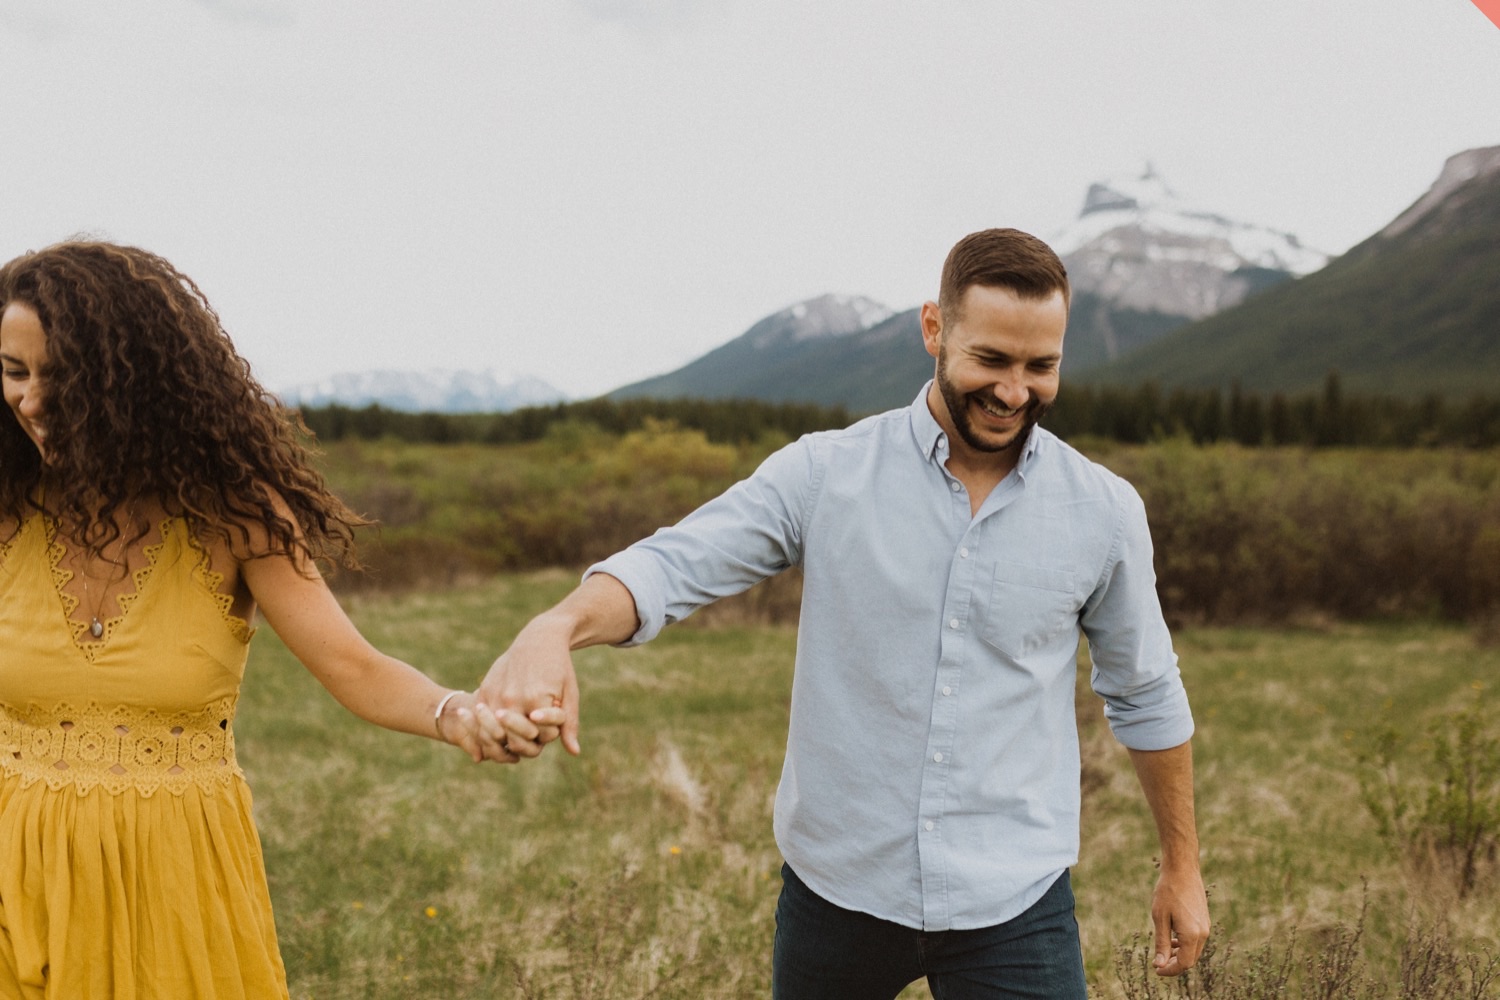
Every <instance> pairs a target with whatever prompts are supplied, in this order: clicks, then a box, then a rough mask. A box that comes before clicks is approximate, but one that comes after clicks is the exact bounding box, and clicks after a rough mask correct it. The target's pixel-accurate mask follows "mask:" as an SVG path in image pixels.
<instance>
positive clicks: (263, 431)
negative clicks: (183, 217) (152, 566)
mask: <svg viewBox="0 0 1500 1000" xmlns="http://www.w3.org/2000/svg"><path fill="white" fill-rule="evenodd" d="M12 302H20V303H23V304H25V305H26V306H28V307H30V308H31V309H32V310H33V311H34V312H35V313H36V315H37V318H38V319H40V320H41V324H42V329H43V330H44V331H45V332H46V335H47V355H46V361H45V364H44V368H43V370H42V371H41V372H39V373H34V374H38V375H40V376H41V378H42V392H43V397H42V398H43V402H44V405H45V418H44V419H45V423H46V428H47V460H46V461H45V462H43V461H42V459H41V456H40V455H39V453H38V451H37V448H36V446H35V445H34V444H33V443H32V442H31V440H30V438H28V437H27V436H26V434H25V432H24V431H23V430H22V429H21V426H20V424H19V423H18V422H17V421H16V419H15V416H14V414H12V413H10V412H9V411H8V410H7V411H6V412H5V414H4V415H3V416H0V520H17V521H19V520H21V519H23V518H24V517H26V516H27V515H28V514H29V513H31V512H32V511H34V510H36V509H38V507H39V504H40V503H41V500H40V497H41V496H42V495H43V494H45V497H46V502H47V506H48V508H49V509H50V511H51V513H52V514H53V516H55V517H57V518H58V520H59V522H60V523H61V524H63V525H64V526H65V527H66V528H67V529H68V531H69V533H70V534H73V535H74V537H76V538H77V539H78V540H79V541H80V542H81V543H83V544H84V545H85V546H86V547H87V548H88V549H90V550H91V551H92V552H94V553H95V554H96V555H97V554H99V553H100V552H102V550H103V548H104V547H105V546H106V545H108V544H110V543H111V542H113V541H114V539H115V538H116V537H118V532H117V530H116V529H115V527H114V515H115V513H116V512H117V511H119V510H120V509H122V508H124V509H126V510H129V509H131V508H132V507H134V506H135V505H136V504H138V503H152V502H155V503H160V504H161V505H162V507H164V508H165V510H166V512H167V513H168V514H172V515H175V516H180V517H183V518H185V519H186V520H187V522H188V525H189V527H190V528H191V529H192V531H193V533H194V534H195V536H197V537H200V538H208V537H215V536H217V537H220V538H223V539H225V540H226V541H229V540H231V538H230V536H231V532H235V533H236V534H237V535H238V537H239V539H240V540H241V541H248V534H247V532H246V530H245V526H246V525H253V524H257V523H258V524H261V525H264V527H265V530H266V532H267V533H268V534H269V537H270V543H271V548H272V550H273V551H281V552H288V553H292V552H297V551H300V552H301V553H303V554H304V555H306V556H307V557H309V558H311V559H313V560H317V561H325V560H328V559H335V560H337V561H340V562H342V563H344V564H345V565H348V566H356V565H357V560H356V559H355V557H354V548H353V529H354V528H356V527H359V526H362V525H365V524H368V523H370V522H368V521H367V520H365V519H364V518H362V517H360V516H359V515H358V514H356V513H354V512H353V511H351V510H350V509H349V508H348V507H347V506H345V504H344V503H343V501H341V500H339V499H338V498H337V497H336V496H334V495H333V494H332V493H331V492H330V491H329V489H328V487H327V484H326V483H325V482H324V480H323V477H322V475H321V474H320V473H319V472H318V471H317V470H316V469H315V468H314V467H313V466H312V463H311V460H310V458H311V453H310V451H309V448H308V446H307V444H306V443H305V441H306V435H307V430H306V427H305V425H303V424H302V423H301V420H300V418H299V417H298V416H297V415H296V414H294V413H293V412H291V411H288V410H287V409H285V408H284V407H283V406H282V405H281V403H280V402H279V401H278V400H276V399H275V397H273V396H271V395H270V394H269V393H267V392H266V391H265V389H263V388H262V387H261V385H260V384H259V383H258V382H257V381H256V380H255V378H254V376H252V375H251V373H250V365H249V363H248V362H247V361H245V359H244V358H242V357H240V355H239V354H238V352H236V351H235V349H234V345H233V343H231V342H230V339H229V335H228V334H226V333H225V332H224V328H223V325H222V324H221V323H220V321H219V317H218V314H217V313H215V312H214V310H213V308H212V307H211V306H210V305H209V304H208V300H207V299H206V298H205V297H204V295H203V293H202V292H201V291H200V290H199V288H198V286H197V285H196V284H194V283H193V281H192V280H191V279H190V278H188V277H187V276H186V275H184V274H183V273H182V272H180V271H178V270H177V269H176V268H175V267H173V266H172V264H171V263H169V262H168V261H166V260H165V259H163V258H161V257H159V256H157V255H156V254H153V253H149V252H147V251H145V250H141V249H138V248H136V247H129V246H118V245H115V244H111V243H105V242H99V241H90V240H79V241H69V242H64V243H58V244H56V245H54V246H50V247H47V248H46V249H44V250H38V251H34V252H31V253H27V254H23V255H22V256H20V257H17V258H16V259H15V260H12V261H11V262H10V263H8V264H6V265H5V266H4V267H0V310H3V309H4V308H5V307H6V306H8V305H10V304H11V303H12ZM276 499H279V500H280V501H282V502H284V504H285V508H283V510H286V511H289V512H290V515H291V518H290V519H288V517H286V516H284V514H283V513H282V512H279V511H278V508H277V506H276V504H275V502H274V501H275V500H276Z"/></svg>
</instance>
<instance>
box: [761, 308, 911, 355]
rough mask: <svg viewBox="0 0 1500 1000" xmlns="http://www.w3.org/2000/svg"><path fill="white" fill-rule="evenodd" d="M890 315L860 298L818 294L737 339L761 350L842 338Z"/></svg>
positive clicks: (890, 312)
mask: <svg viewBox="0 0 1500 1000" xmlns="http://www.w3.org/2000/svg"><path fill="white" fill-rule="evenodd" d="M892 315H894V313H893V312H892V310H890V309H887V308H886V307H885V306H883V305H881V304H880V303H879V302H875V301H873V300H871V299H867V298H865V297H864V296H862V295H820V296H818V297H817V298H815V299H808V300H807V301H805V302H798V303H797V304H796V305H792V306H787V307H786V308H785V309H783V310H781V311H780V312H776V313H772V314H771V315H769V316H767V317H766V318H765V319H763V320H761V321H760V322H758V323H756V324H755V325H754V326H752V327H751V328H750V329H748V330H746V331H745V332H744V334H743V335H742V337H741V339H743V340H744V341H745V343H746V344H747V345H749V346H750V347H754V348H759V349H764V348H766V347H771V346H773V345H777V344H795V343H800V342H802V341H804V340H813V339H815V338H818V337H842V336H847V335H848V334H851V333H858V332H860V331H861V330H868V329H869V328H870V327H872V326H874V325H876V324H877V323H883V322H885V321H886V320H888V319H890V318H891V316H892Z"/></svg>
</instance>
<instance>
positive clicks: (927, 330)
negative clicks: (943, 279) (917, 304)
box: [921, 302, 943, 357]
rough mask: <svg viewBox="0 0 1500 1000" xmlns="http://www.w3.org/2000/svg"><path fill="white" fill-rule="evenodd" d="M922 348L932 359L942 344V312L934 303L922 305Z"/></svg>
mask: <svg viewBox="0 0 1500 1000" xmlns="http://www.w3.org/2000/svg"><path fill="white" fill-rule="evenodd" d="M921 323H922V346H923V347H925V348H926V349H927V353H928V354H930V355H932V356H933V357H937V356H938V351H939V349H941V347H942V344H943V310H942V308H941V307H939V306H938V304H937V303H936V302H923V303H922V314H921Z"/></svg>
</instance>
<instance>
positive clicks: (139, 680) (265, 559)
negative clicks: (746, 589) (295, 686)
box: [0, 242, 562, 1000]
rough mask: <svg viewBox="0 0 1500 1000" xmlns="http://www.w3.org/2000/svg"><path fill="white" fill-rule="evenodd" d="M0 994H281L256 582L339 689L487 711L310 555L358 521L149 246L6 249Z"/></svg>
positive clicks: (456, 719)
mask: <svg viewBox="0 0 1500 1000" xmlns="http://www.w3.org/2000/svg"><path fill="white" fill-rule="evenodd" d="M0 310H3V311H0V366H3V384H4V395H5V402H6V404H7V411H8V415H7V414H0V995H4V996H20V997H25V998H41V997H47V998H54V997H58V998H60V997H67V998H89V997H114V998H138V1000H145V998H157V997H160V998H180V997H194V998H228V997H234V998H243V997H271V996H281V997H285V996H287V986H286V976H285V972H284V970H283V968H282V964H281V959H280V956H279V954H278V952H277V947H276V933H275V926H274V923H273V922H272V918H271V907H270V898H269V895H268V892H267V887H266V879H265V871H264V866H263V863H262V860H261V852H260V842H259V839H258V837H257V835H256V831H255V827H254V824H253V822H252V820H251V814H250V793H249V790H248V788H247V786H246V785H245V781H244V776H243V774H242V772H241V771H240V769H239V767H238V765H237V764H236V763H235V756H234V731H233V728H232V723H233V720H234V714H235V704H236V699H237V697H238V692H239V685H240V679H241V676H242V673H243V670H244V666H245V658H246V652H247V647H248V642H249V639H250V634H251V632H252V629H251V627H250V624H249V622H250V620H251V617H252V615H253V614H254V613H255V611H256V610H257V609H258V610H259V612H260V614H261V615H262V616H264V618H265V620H266V621H267V622H268V623H269V624H270V625H271V627H272V628H274V629H275V630H276V632H277V634H278V635H279V636H280V637H281V638H282V639H283V640H284V641H285V642H286V645H287V646H288V647H289V648H290V649H291V651H292V652H293V653H294V654H295V655H296V656H297V657H298V658H299V659H300V660H301V661H302V662H303V663H304V664H305V665H306V666H307V668H308V669H309V670H310V671H311V672H312V673H313V674H314V675H315V676H316V677H317V678H318V680H319V681H321V682H322V683H323V685H324V686H325V687H327V688H328V690H329V691H330V692H331V693H332V694H333V696H334V697H335V698H337V699H338V700H339V701H340V702H341V703H343V704H344V705H345V706H346V707H347V708H349V709H350V710H351V711H353V712H354V713H355V714H356V715H358V716H360V717H361V718H363V719H367V720H369V721H371V722H373V723H376V724H377V725H381V726H385V727H387V728H389V729H394V730H397V731H400V732H408V733H414V734H417V735H422V736H427V737H436V738H438V739H441V740H444V741H446V742H449V743H454V744H456V745H458V746H461V747H462V748H463V749H464V750H466V751H467V752H468V753H469V755H470V756H471V757H473V758H474V759H475V760H479V759H481V758H482V757H485V756H489V757H493V758H495V759H501V760H507V761H510V762H514V761H515V760H517V759H518V756H519V755H524V756H535V754H536V753H537V752H538V751H539V745H540V743H541V742H544V741H545V740H548V739H552V738H555V736H556V734H557V728H556V727H557V725H558V724H560V723H561V721H562V719H561V713H560V712H559V711H558V710H556V709H551V710H544V711H541V712H537V713H533V717H532V718H531V719H527V718H525V717H522V716H519V715H515V714H511V713H507V714H506V715H505V716H504V717H503V718H498V719H497V717H496V716H495V715H493V714H491V713H490V712H489V710H488V709H487V708H485V707H484V706H483V705H482V704H480V703H478V702H477V701H476V700H475V699H474V697H473V696H472V695H470V694H467V693H463V692H450V691H448V690H447V689H446V688H443V687H440V686H439V685H437V684H436V683H434V682H433V681H431V680H430V679H428V678H427V677H426V676H425V675H423V674H421V673H419V672H418V671H417V670H415V669H414V668H412V667H410V666H408V665H406V664H405V663H402V662H400V661H399V660H395V659H392V658H390V657H388V656H385V655H383V654H381V653H380V652H378V651H377V650H375V649H374V648H373V647H372V646H370V645H369V643H368V642H366V641H365V640H364V638H363V637H362V636H361V635H360V634H359V632H358V631H356V630H355V628H354V626H353V625H352V624H351V623H350V621H349V619H348V618H347V617H346V616H345V615H344V613H343V611H342V610H341V609H340V607H339V605H338V603H337V602H336V601H335V600H334V599H333V597H332V595H331V594H330V593H329V591H328V588H327V587H326V585H325V584H324V583H323V580H322V578H321V576H320V575H319V574H318V571H317V569H316V563H317V561H318V560H322V559H328V558H339V559H341V560H342V561H343V562H345V563H346V564H349V565H353V564H354V559H353V553H352V548H351V532H352V529H354V528H355V527H358V526H360V525H362V524H365V523H366V522H365V521H364V520H363V519H361V518H360V517H359V516H358V515H357V514H355V513H354V512H353V511H351V510H350V509H349V508H348V507H346V506H345V505H344V504H343V503H342V502H340V501H339V500H338V499H337V498H335V497H334V496H333V495H332V494H331V493H330V492H329V491H328V489H327V487H326V486H325V484H324V482H323V480H322V477H321V476H320V475H319V474H318V473H317V472H316V471H315V470H314V469H313V468H312V466H311V464H310V462H309V459H308V454H307V451H306V449H305V448H304V447H303V445H302V444H301V442H300V440H299V438H298V436H297V434H296V432H295V428H294V425H293V422H292V418H290V417H289V416H288V415H287V414H286V413H285V412H283V411H282V410H281V409H280V407H279V406H278V405H277V404H275V403H274V402H272V401H270V400H269V398H268V397H267V396H266V394H265V393H264V391H263V390H262V389H261V387H260V386H259V385H258V384H257V383H256V381H255V380H254V379H253V378H252V377H251V374H250V370H249V366H248V365H247V364H246V362H245V361H244V360H243V359H242V358H240V357H239V355H238V354H237V353H236V352H235V350H234V347H233V345H232V344H231V343H230V341H229V338H228V336H227V335H226V334H225V333H224V331H223V328H222V327H221V325H220V323H219V319H218V316H217V315H216V314H215V313H214V311H213V310H212V309H211V308H210V307H209V305H208V303H207V302H206V301H205V299H204V297H203V295H202V293H201V292H200V291H199V290H198V288H197V286H196V285H194V284H193V282H192V281H191V280H189V279H188V278H187V277H185V276H184V275H182V274H181V273H179V272H178V271H177V270H176V269H175V268H173V267H172V265H171V264H169V263H168V262H167V261H165V260H163V259H162V258H160V257H157V256H155V255H153V254H150V253H147V252H145V251H142V250H138V249H135V248H131V247H123V246H115V245H111V244H108V243H102V242H72V243H62V244H58V245H56V246H53V247H49V248H47V249H45V250H42V251H39V252H35V253H30V254H26V255H24V256H22V257H19V258H17V259H15V260H13V261H11V262H10V263H9V264H6V265H5V266H4V267H3V268H0Z"/></svg>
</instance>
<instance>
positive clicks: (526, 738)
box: [438, 691, 566, 764]
mask: <svg viewBox="0 0 1500 1000" xmlns="http://www.w3.org/2000/svg"><path fill="white" fill-rule="evenodd" d="M565 717H566V713H564V711H563V710H562V709H561V708H539V709H537V710H536V711H534V712H532V713H531V715H530V717H529V718H528V717H527V716H524V715H522V714H520V713H519V712H514V711H508V710H506V711H501V712H499V713H496V712H492V711H491V710H490V707H489V706H488V705H486V704H484V703H483V702H481V701H479V700H478V699H477V698H476V697H475V696H474V695H473V694H472V693H470V692H468V691H460V692H459V693H457V694H455V695H454V696H453V697H451V698H449V699H448V702H447V704H445V705H444V706H443V712H442V715H441V716H439V717H438V732H439V734H440V735H441V736H442V738H443V739H444V741H446V742H448V743H451V744H453V745H454V746H456V747H459V748H461V749H462V750H463V751H464V752H465V753H467V754H468V755H469V757H470V759H471V760H473V761H474V762H475V763H478V762H480V761H483V760H493V761H497V762H499V763H502V764H514V763H516V762H518V761H519V760H520V759H521V758H522V757H536V756H537V755H539V754H540V753H541V752H542V747H543V746H545V745H546V744H548V743H551V742H552V741H553V740H555V739H557V737H558V734H559V732H560V731H561V727H562V724H563V720H564V718H565Z"/></svg>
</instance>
